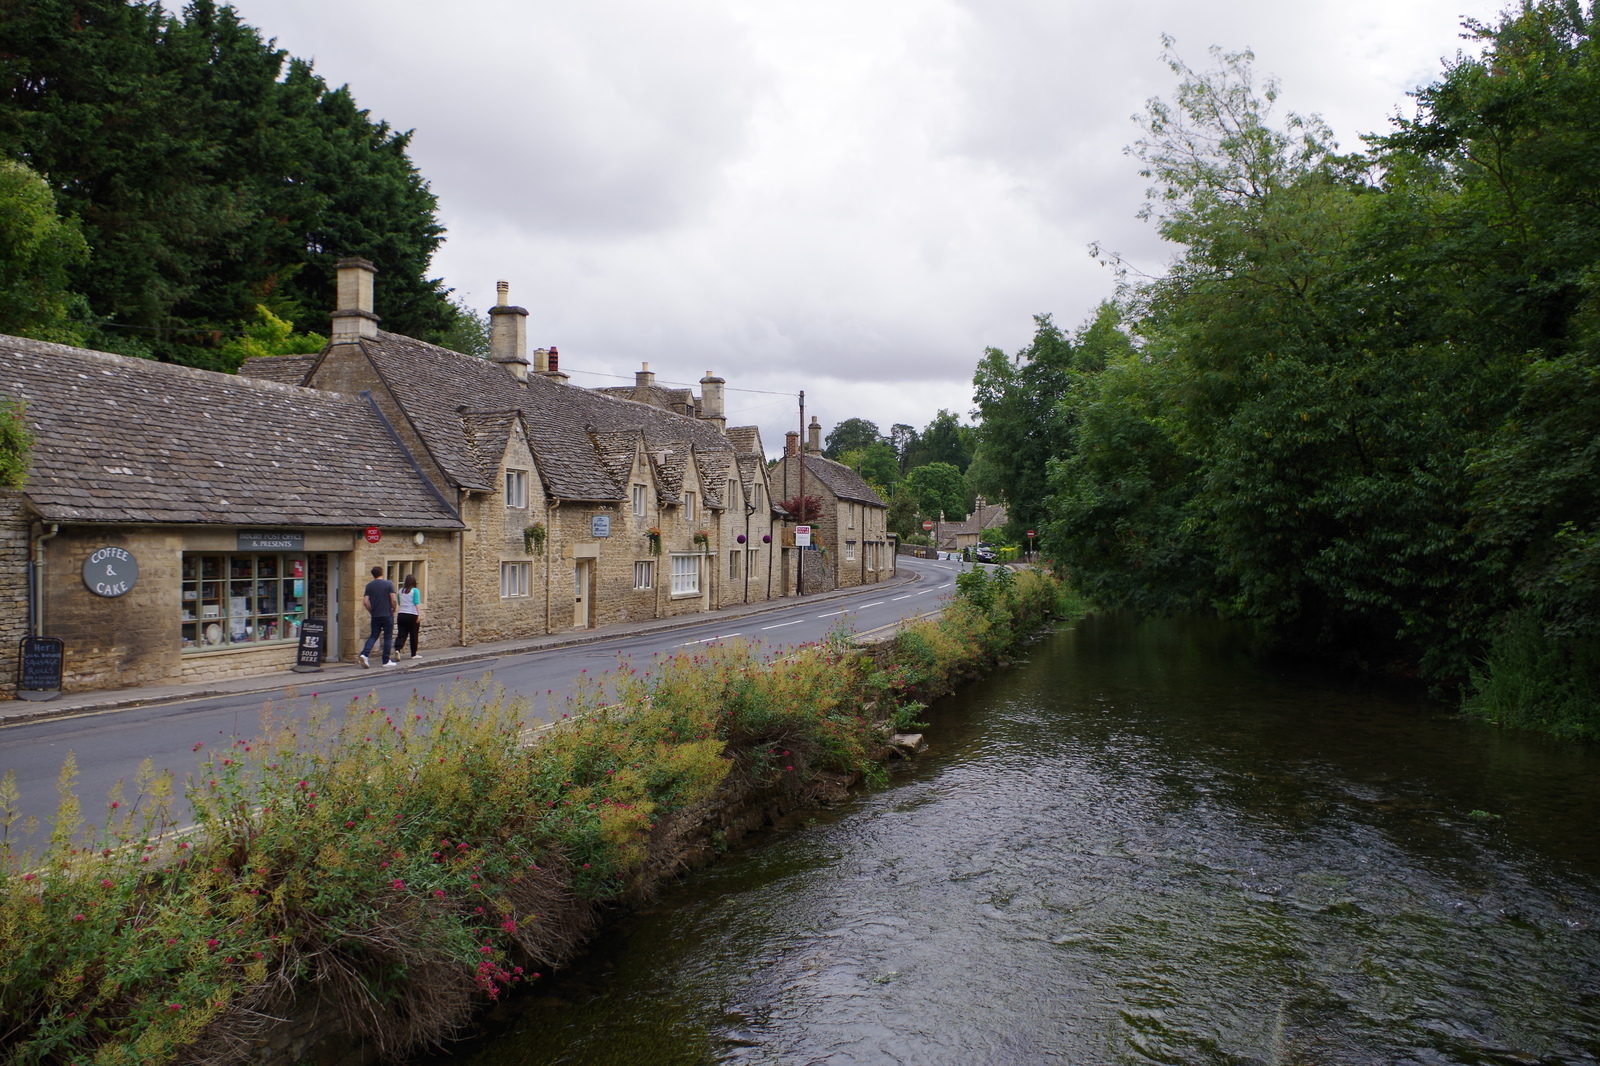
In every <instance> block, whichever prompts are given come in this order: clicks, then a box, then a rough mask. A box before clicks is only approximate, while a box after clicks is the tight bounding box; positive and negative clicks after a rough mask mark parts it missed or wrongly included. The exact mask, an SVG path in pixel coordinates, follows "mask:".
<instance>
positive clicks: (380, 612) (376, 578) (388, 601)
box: [357, 566, 400, 666]
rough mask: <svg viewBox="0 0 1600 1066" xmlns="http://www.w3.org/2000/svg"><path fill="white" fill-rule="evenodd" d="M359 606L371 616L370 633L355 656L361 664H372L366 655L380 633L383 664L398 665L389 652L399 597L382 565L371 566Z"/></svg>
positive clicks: (370, 652)
mask: <svg viewBox="0 0 1600 1066" xmlns="http://www.w3.org/2000/svg"><path fill="white" fill-rule="evenodd" d="M361 606H363V607H365V608H366V609H367V613H368V614H370V615H371V616H372V633H371V634H370V635H369V636H368V637H367V643H366V644H365V645H364V646H363V647H362V648H361V654H360V655H359V656H357V658H359V659H360V660H361V665H362V666H371V665H372V661H371V660H370V659H368V658H367V656H369V655H371V654H372V646H373V645H374V644H376V643H377V642H378V637H379V635H382V637H383V665H385V666H399V665H400V664H399V663H397V662H395V661H394V660H393V659H391V658H389V652H390V650H391V649H392V648H393V646H394V612H395V609H396V608H397V607H399V606H400V598H399V597H398V596H396V595H395V592H394V582H393V581H390V580H389V579H387V578H385V577H384V576H383V567H381V566H374V567H373V568H372V580H371V581H368V582H367V591H366V592H365V593H363V594H362V596H361Z"/></svg>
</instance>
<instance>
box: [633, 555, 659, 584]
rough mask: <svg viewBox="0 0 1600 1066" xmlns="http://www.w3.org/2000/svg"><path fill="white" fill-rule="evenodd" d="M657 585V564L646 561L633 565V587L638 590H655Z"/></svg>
mask: <svg viewBox="0 0 1600 1066" xmlns="http://www.w3.org/2000/svg"><path fill="white" fill-rule="evenodd" d="M655 583H656V564H655V563H654V562H650V561H646V562H641V563H634V564H633V587H634V588H636V589H648V588H654V587H655Z"/></svg>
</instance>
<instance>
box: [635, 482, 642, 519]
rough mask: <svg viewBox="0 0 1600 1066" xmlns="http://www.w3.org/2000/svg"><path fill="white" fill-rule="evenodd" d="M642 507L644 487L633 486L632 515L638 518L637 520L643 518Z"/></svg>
mask: <svg viewBox="0 0 1600 1066" xmlns="http://www.w3.org/2000/svg"><path fill="white" fill-rule="evenodd" d="M644 505H645V486H644V485H635V486H634V487H633V513H634V514H635V515H636V516H638V517H639V518H643V517H644Z"/></svg>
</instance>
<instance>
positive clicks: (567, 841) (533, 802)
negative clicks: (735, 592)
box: [0, 572, 1071, 1066]
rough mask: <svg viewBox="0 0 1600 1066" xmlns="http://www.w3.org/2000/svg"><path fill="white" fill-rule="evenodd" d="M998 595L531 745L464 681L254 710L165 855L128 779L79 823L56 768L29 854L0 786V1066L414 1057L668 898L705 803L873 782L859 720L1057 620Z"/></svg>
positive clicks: (713, 662) (697, 675)
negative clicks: (344, 1053) (268, 1044)
mask: <svg viewBox="0 0 1600 1066" xmlns="http://www.w3.org/2000/svg"><path fill="white" fill-rule="evenodd" d="M1003 573H1005V576H1003V577H1001V578H1000V579H999V580H993V579H973V578H968V579H966V580H965V582H964V585H963V589H962V595H961V597H960V598H959V599H958V600H957V602H956V603H955V604H954V605H953V606H952V607H950V608H949V609H948V610H947V611H946V612H945V614H944V616H943V617H942V618H940V619H939V620H938V621H923V622H916V623H913V624H911V625H910V626H908V627H907V628H905V629H904V630H903V631H902V633H901V634H900V635H899V637H898V638H897V639H896V640H895V641H894V642H892V643H891V644H890V645H889V646H888V647H887V648H885V649H884V650H883V651H882V652H881V653H879V654H877V655H867V654H863V653H862V652H860V651H858V650H856V649H854V648H853V647H850V646H848V645H846V644H844V643H843V642H839V641H830V642H829V643H827V644H823V645H819V646H815V647H811V648H808V649H804V650H802V651H800V652H798V653H796V654H794V655H792V656H789V657H787V658H785V659H782V660H780V661H777V662H771V663H764V662H762V661H761V659H760V657H759V655H758V653H757V651H756V650H755V649H752V648H749V647H746V646H743V645H737V644H730V645H726V646H715V647H711V648H709V649H706V650H704V651H702V652H700V653H699V654H697V655H694V656H679V657H676V658H673V659H669V660H665V661H662V662H659V663H657V664H656V665H655V667H654V668H653V671H652V672H646V673H640V672H639V671H638V670H636V669H634V668H631V667H623V668H621V669H620V670H618V671H617V672H614V673H612V674H610V675H608V676H605V677H602V678H597V679H594V680H592V681H589V682H587V683H584V684H581V685H580V686H578V688H577V690H576V691H575V692H574V693H573V694H572V695H571V696H570V697H568V698H567V699H566V700H565V701H563V702H562V703H560V704H559V705H558V706H556V707H555V708H554V709H553V710H552V709H550V708H547V711H549V712H550V717H553V718H554V719H555V721H556V723H557V724H556V725H554V726H552V727H546V728H541V729H535V728H532V727H531V726H530V723H531V722H533V721H534V715H533V713H532V711H533V708H532V707H531V706H530V704H529V702H528V701H526V700H524V699H522V698H519V697H512V696H508V695H507V694H506V693H505V692H504V691H503V690H502V689H500V688H499V687H497V686H495V685H493V684H492V683H490V682H488V681H485V682H482V683H479V684H476V685H462V686H458V687H456V688H455V689H453V690H451V691H448V692H444V693H441V694H440V695H439V696H437V697H423V696H415V697H413V698H412V699H411V700H410V701H409V702H408V703H407V704H406V705H405V706H403V707H388V706H379V705H377V704H376V703H375V702H373V701H372V700H367V701H365V702H358V703H354V704H352V705H351V706H349V707H347V708H345V709H344V710H343V712H342V713H337V714H336V713H334V711H333V710H332V709H331V708H329V707H328V706H326V705H325V704H321V703H316V702H313V705H312V708H311V712H310V715H309V717H308V718H307V719H306V720H304V721H298V720H297V719H296V718H294V717H293V716H291V715H288V714H287V713H284V711H283V710H282V709H275V708H272V707H268V708H267V710H266V711H265V712H264V715H263V726H262V729H261V732H260V734H259V735H258V736H257V737H256V738H254V739H251V740H238V741H235V742H234V743H232V744H231V745H229V746H227V747H225V748H223V749H221V750H217V751H208V750H204V749H202V747H201V746H200V745H196V750H197V751H198V752H199V753H200V754H199V756H197V757H198V758H200V759H201V762H200V763H199V767H198V770H197V771H196V773H195V774H193V775H192V776H191V778H190V779H189V781H188V783H187V788H186V795H187V799H188V802H189V806H190V809H191V810H192V812H193V822H192V825H191V826H189V827H188V828H187V829H185V830H183V831H179V829H178V827H177V825H176V824H175V819H174V815H173V801H174V798H175V788H176V786H175V782H174V781H173V779H172V778H171V777H170V776H169V775H158V774H155V773H154V772H153V771H152V770H151V769H150V768H149V766H148V764H147V765H146V766H145V767H144V768H143V770H142V771H141V773H140V775H139V777H138V779H137V780H136V781H135V782H134V789H133V796H132V798H131V799H129V798H126V797H124V796H123V795H122V793H121V786H120V785H119V786H118V789H117V790H116V791H114V792H113V794H112V795H111V796H110V797H108V799H107V801H106V802H105V804H104V805H103V806H102V807H100V808H99V809H98V811H97V812H96V816H95V817H94V818H92V819H91V818H89V817H88V816H87V815H86V812H85V811H84V809H83V807H82V805H81V803H80V801H79V800H78V798H77V797H76V795H75V793H74V791H73V781H74V777H75V766H74V763H73V760H72V757H71V756H69V757H68V759H67V763H66V765H65V767H64V768H63V771H62V777H61V783H60V787H61V802H60V806H59V808H58V810H57V813H56V815H55V817H54V819H53V820H52V823H51V826H50V832H49V834H48V840H47V842H46V843H45V844H44V846H43V849H42V851H41V852H39V853H37V854H34V853H29V852H27V851H23V850H20V849H17V848H15V847H14V844H13V841H14V839H15V838H16V837H17V836H18V835H19V834H18V833H17V830H18V829H22V828H25V827H24V826H22V825H20V824H19V819H18V813H17V794H16V788H15V785H14V783H13V781H12V778H11V775H10V774H7V775H6V778H5V780H4V782H3V783H0V1061H5V1062H7V1063H19V1064H22V1063H28V1064H32V1063H39V1064H57V1063H63V1064H64V1063H90V1062H92V1063H97V1064H98V1063H104V1064H118V1063H126V1064H130V1066H131V1064H140V1066H144V1064H152V1063H164V1062H172V1061H175V1060H178V1059H180V1058H181V1059H183V1060H184V1061H209V1062H218V1063H222V1062H234V1061H239V1060H240V1059H241V1058H243V1057H244V1055H245V1054H246V1052H247V1051H248V1050H249V1049H250V1047H251V1045H252V1042H253V1041H254V1040H255V1039H256V1038H257V1037H259V1036H260V1035H261V1034H262V1033H263V1032H264V1031H265V1030H266V1029H267V1028H268V1027H270V1026H271V1025H273V1024H275V1020H276V1019H279V1018H281V1016H282V1015H283V1014H284V1012H286V1011H288V1010H290V1009H292V1008H293V1007H294V1006H295V1005H296V1004H302V1005H303V1004H304V1003H305V1002H306V1000H307V997H317V998H319V999H320V1001H321V1002H323V1003H325V1004H327V1005H328V1006H330V1007H332V1008H333V1009H334V1010H335V1011H337V1014H338V1016H339V1017H340V1018H341V1019H342V1021H343V1023H344V1025H345V1026H346V1027H347V1028H348V1029H349V1030H350V1031H351V1032H352V1033H353V1034H355V1035H356V1036H357V1037H359V1038H360V1039H363V1040H365V1041H367V1042H368V1043H370V1045H372V1046H373V1047H374V1049H375V1050H377V1051H378V1052H379V1053H380V1054H382V1055H384V1056H388V1057H398V1056H401V1055H404V1054H407V1053H408V1052H412V1051H415V1050H417V1049H420V1048H422V1047H424V1046H427V1045H428V1044H430V1043H435V1042H437V1041H439V1040H441V1039H443V1038H444V1037H446V1036H448V1035H449V1034H450V1033H451V1032H452V1031H454V1030H455V1029H457V1028H458V1027H459V1026H461V1025H462V1024H463V1023H464V1022H466V1021H467V1020H468V1019H469V1018H470V1016H471V1014H472V1012H473V1011H474V1010H476V1009H477V1008H478V1007H479V1006H480V1005H481V1004H483V1003H484V1002H486V1001H488V1000H492V999H494V998H497V997H498V996H500V995H502V994H504V992H505V991H506V990H507V989H508V988H510V987H512V986H514V985H517V984H519V983H521V982H524V981H528V980H532V979H534V978H536V977H537V976H538V971H540V970H542V969H546V968H548V967H550V966H553V965H559V964H560V963H562V962H563V961H564V960H566V959H567V958H569V957H570V956H571V955H572V953H573V952H574V951H575V950H576V949H577V948H578V946H579V945H580V944H581V943H582V942H583V940H584V939H585V938H586V937H587V936H588V935H589V934H590V933H591V932H592V931H593V929H594V927H595V925H596V924H597V922H598V921H599V915H600V908H601V907H602V906H603V905H605V904H607V903H612V902H617V901H621V902H628V901H631V900H635V899H639V898H642V897H644V896H646V895H648V893H649V892H650V891H651V889H652V888H653V887H654V886H655V885H656V884H658V883H659V882H660V881H661V879H663V878H665V877H669V876H671V875H673V874H674V873H675V872H677V870H679V869H680V868H681V867H682V866H683V864H684V862H685V859H686V856H687V855H688V853H689V849H690V844H691V840H692V838H693V837H694V836H695V834H696V833H697V832H703V831H704V829H705V825H706V824H707V821H708V818H709V817H710V815H711V814H712V813H714V811H715V809H716V805H717V803H718V802H719V799H720V798H721V797H722V796H725V795H727V794H730V793H734V794H743V795H748V794H750V793H751V792H752V791H754V792H756V793H758V794H759V793H761V792H763V791H765V792H767V793H770V794H772V795H775V796H779V797H782V798H785V799H786V800H787V801H789V802H805V801H806V800H808V799H809V798H810V797H811V796H812V795H813V794H815V793H816V792H817V791H819V790H821V789H822V788H823V787H824V786H826V785H828V784H829V783H830V782H832V783H836V782H837V781H839V780H848V779H852V778H855V777H858V776H860V775H864V774H872V773H874V772H876V769H877V767H878V765H879V762H880V759H881V757H882V755H883V744H882V737H883V732H884V730H883V725H884V723H885V722H893V721H896V720H898V721H901V722H904V721H905V720H907V718H908V716H909V715H910V714H911V713H912V712H914V710H915V709H917V708H919V707H920V706H921V702H920V701H924V700H926V699H930V698H932V696H934V695H937V694H939V693H941V692H943V691H947V690H948V689H949V688H951V687H952V686H953V685H954V684H956V683H958V681H959V679H960V678H962V677H965V676H968V675H970V674H972V673H974V672H975V671H977V670H979V669H981V668H982V667H983V666H984V664H986V663H987V662H990V661H992V660H993V659H995V658H997V657H999V656H1001V655H1003V654H1004V653H1005V652H1006V650H1007V649H1008V648H1009V647H1011V646H1012V645H1014V644H1015V643H1016V642H1017V641H1018V640H1020V639H1022V638H1023V637H1025V636H1026V635H1027V633H1028V632H1030V631H1032V630H1033V629H1037V628H1038V626H1039V625H1041V624H1042V623H1043V622H1044V621H1045V620H1046V619H1047V618H1048V617H1049V615H1050V614H1051V613H1052V612H1060V611H1063V610H1068V609H1071V605H1070V604H1066V603H1063V601H1062V599H1061V592H1060V587H1059V586H1058V585H1057V584H1056V583H1055V582H1053V581H1051V580H1049V579H1047V578H1044V577H1041V576H1039V575H1035V574H1024V575H1021V576H1020V577H1017V578H1012V577H1011V576H1010V575H1009V573H1008V572H1003Z"/></svg>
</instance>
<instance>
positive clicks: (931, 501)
mask: <svg viewBox="0 0 1600 1066" xmlns="http://www.w3.org/2000/svg"><path fill="white" fill-rule="evenodd" d="M905 487H906V490H907V491H909V492H910V493H911V494H912V495H913V496H915V497H916V498H917V500H918V501H920V502H921V504H922V513H923V514H924V515H926V516H927V517H929V518H936V517H938V515H939V513H940V512H941V511H942V512H944V515H945V518H946V520H947V521H951V522H955V521H960V520H961V519H964V518H966V517H967V514H968V512H969V511H970V510H971V509H972V499H971V497H969V496H968V495H967V482H966V479H964V478H963V477H962V476H961V471H960V470H959V469H958V468H957V467H956V466H955V464H953V463H929V464H928V465H926V466H919V467H917V468H916V469H915V470H913V471H911V473H909V474H907V475H906V479H905Z"/></svg>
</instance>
